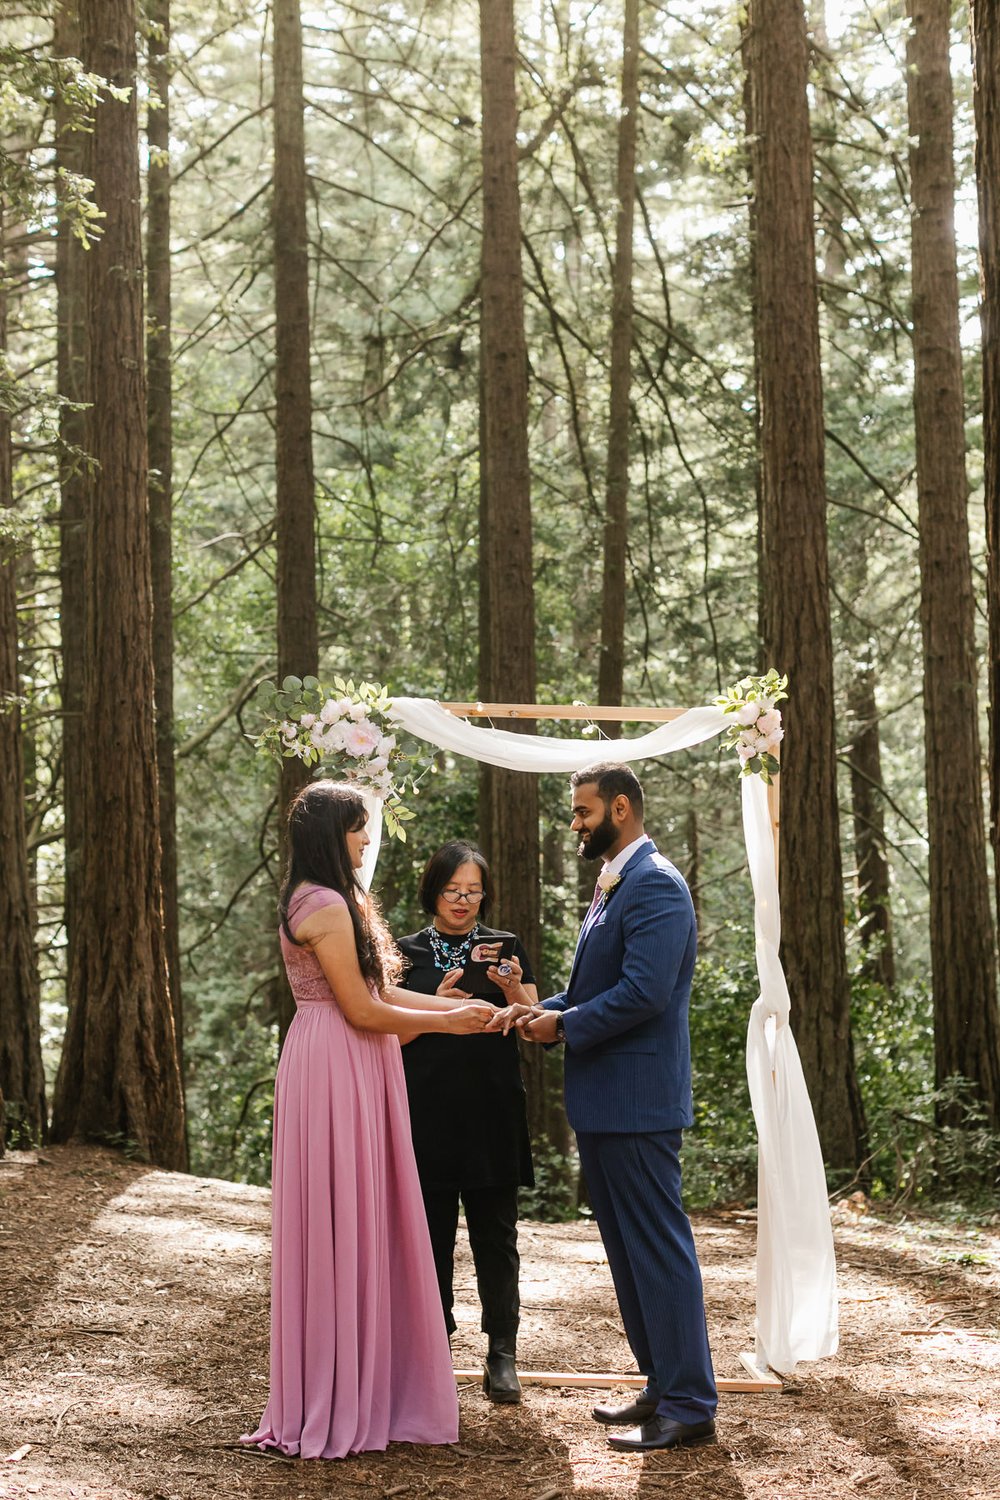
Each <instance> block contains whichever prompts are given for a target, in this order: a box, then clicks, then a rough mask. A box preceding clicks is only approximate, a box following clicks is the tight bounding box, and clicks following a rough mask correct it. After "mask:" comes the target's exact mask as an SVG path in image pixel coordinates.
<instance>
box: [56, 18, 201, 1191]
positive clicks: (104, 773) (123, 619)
mask: <svg viewBox="0 0 1000 1500" xmlns="http://www.w3.org/2000/svg"><path fill="white" fill-rule="evenodd" d="M80 29H81V42H82V48H81V51H82V60H83V63H84V66H85V67H86V68H87V69H88V70H89V71H91V72H94V73H97V74H99V75H100V77H102V78H104V79H106V80H107V81H108V84H109V86H110V87H109V88H107V89H104V90H102V92H101V98H100V102H99V104H98V107H97V110H96V112H95V118H94V130H93V140H92V155H91V165H92V172H93V179H94V197H95V200H96V202H97V204H98V206H99V207H100V209H101V210H102V212H103V214H104V218H103V220H102V227H103V232H102V234H101V238H100V240H99V241H98V242H97V244H96V245H94V246H93V248H92V249H91V250H90V252H89V255H88V262H89V264H88V290H87V304H88V335H89V336H88V359H87V381H86V391H87V397H88V401H89V403H90V405H89V409H88V412H87V425H86V443H87V451H88V454H89V455H90V457H91V458H92V460H93V464H94V467H93V471H92V473H91V474H90V476H89V479H88V489H87V501H88V504H87V541H86V584H87V658H86V668H85V679H84V694H83V717H82V723H81V726H80V735H81V739H82V741H83V744H84V747H85V755H86V770H85V783H84V819H83V825H84V827H83V832H84V837H83V859H82V869H81V887H80V904H79V910H78V931H77V938H76V944H75V947H74V955H73V967H72V971H71V974H70V982H69V1019H68V1023H67V1030H66V1040H65V1044H64V1046H63V1054H62V1059H61V1062H60V1067H59V1075H58V1078H57V1080H56V1091H55V1102H54V1108H53V1124H52V1132H53V1135H54V1136H55V1137H56V1139H58V1140H66V1139H69V1138H71V1137H74V1136H82V1137H87V1138H96V1139H104V1140H128V1141H131V1142H132V1143H133V1144H134V1146H135V1148H136V1149H138V1151H140V1152H141V1153H142V1155H143V1156H145V1157H147V1158H148V1159H149V1160H151V1161H154V1162H156V1163H158V1164H160V1165H162V1166H166V1167H174V1168H183V1166H184V1165H185V1158H186V1153H185V1142H184V1104H183V1094H182V1089H181V1079H180V1069H179V1067H178V1062H177V1049H176V1042H175V1037H174V1025H173V1015H172V1011H171V1005H170V989H169V984H168V980H167V963H166V955H165V951H164V942H163V916H162V906H161V892H160V848H159V831H158V826H157V825H158V818H159V805H158V789H157V778H156V724H155V708H154V691H153V647H152V587H151V582H150V556H149V504H148V496H147V455H146V379H145V360H144V349H143V336H144V328H143V265H142V236H141V220H140V206H139V205H140V186H139V140H138V114H137V107H136V51H135V33H136V13H135V5H134V3H133V0H82V3H81V5H80ZM112 90H113V91H114V92H112Z"/></svg>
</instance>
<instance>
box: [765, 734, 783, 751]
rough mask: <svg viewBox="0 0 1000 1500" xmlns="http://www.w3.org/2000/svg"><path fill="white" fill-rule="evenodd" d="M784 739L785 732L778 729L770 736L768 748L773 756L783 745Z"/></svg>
mask: <svg viewBox="0 0 1000 1500" xmlns="http://www.w3.org/2000/svg"><path fill="white" fill-rule="evenodd" d="M784 738H785V731H784V730H783V729H776V730H775V731H774V733H773V734H769V735H768V737H767V746H766V748H767V749H768V750H770V752H771V754H772V755H773V754H774V752H775V750H777V748H778V746H779V745H780V744H781V742H782V740H783V739H784Z"/></svg>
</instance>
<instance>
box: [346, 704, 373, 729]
mask: <svg viewBox="0 0 1000 1500" xmlns="http://www.w3.org/2000/svg"><path fill="white" fill-rule="evenodd" d="M367 713H368V710H367V708H366V707H365V705H364V704H363V703H352V704H351V706H350V708H349V709H348V710H347V716H348V718H350V719H353V720H354V722H355V724H357V723H358V722H359V721H360V720H361V719H363V718H365V717H366V715H367Z"/></svg>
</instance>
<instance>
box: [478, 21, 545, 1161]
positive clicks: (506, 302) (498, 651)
mask: <svg viewBox="0 0 1000 1500" xmlns="http://www.w3.org/2000/svg"><path fill="white" fill-rule="evenodd" d="M479 14H480V27H481V71H482V101H483V104H482V108H483V137H482V150H483V239H482V258H481V282H480V288H481V299H482V303H481V313H480V454H479V691H480V693H481V694H482V696H483V697H484V698H492V699H494V700H503V701H514V702H525V703H531V702H533V701H534V697H535V609H534V579H533V571H532V542H531V475H530V470H529V466H528V358H527V348H526V344H525V336H524V302H523V284H522V276H521V202H520V195H519V191H518V181H517V95H516V67H517V63H516V59H517V49H516V42H515V35H514V7H513V0H480V6H479ZM505 727H517V726H516V725H514V726H508V725H505ZM480 838H481V840H482V843H483V847H484V849H485V851H486V853H487V855H488V857H489V858H490V862H491V866H492V869H493V874H494V878H495V880H496V885H497V895H498V907H499V920H500V922H501V923H502V924H503V926H504V927H505V928H509V929H511V930H512V931H514V932H517V933H518V934H519V935H520V937H521V938H522V940H523V942H524V945H525V947H526V948H527V950H528V952H529V953H530V954H531V957H532V960H533V961H534V962H535V963H536V964H537V963H538V962H539V961H540V950H541V942H540V921H539V889H538V869H539V834H538V780H537V778H536V777H534V776H525V775H523V774H519V773H518V772H516V771H503V770H499V769H496V768H494V767H490V766H483V767H482V769H481V773H480ZM534 1050H535V1051H538V1050H540V1049H537V1048H536V1049H534ZM524 1052H525V1058H524V1066H525V1082H526V1085H527V1089H528V1109H529V1119H530V1123H531V1126H532V1129H533V1131H535V1133H536V1134H538V1135H545V1134H546V1125H547V1114H548V1109H549V1105H548V1102H547V1090H546V1088H545V1069H544V1058H542V1057H536V1056H532V1055H530V1049H529V1048H525V1049H524Z"/></svg>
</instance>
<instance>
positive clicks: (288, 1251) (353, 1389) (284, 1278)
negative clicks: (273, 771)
mask: <svg viewBox="0 0 1000 1500" xmlns="http://www.w3.org/2000/svg"><path fill="white" fill-rule="evenodd" d="M342 901H343V897H342V896H340V895H338V893H337V892H336V891H332V890H328V889H326V888H325V887H323V886H317V885H302V886H299V888H298V890H297V891H296V892H295V894H294V896H293V898H292V903H291V908H290V911H289V926H290V927H291V928H292V931H293V932H294V931H295V929H296V926H297V925H298V924H299V923H301V922H303V921H304V920H305V918H306V917H307V916H308V915H309V914H310V913H311V912H313V911H316V910H317V909H318V908H319V907H321V906H326V905H329V904H330V903H333V902H342ZM281 948H282V955H283V957H284V960H285V968H286V970H287V973H288V979H289V982H290V984H291V987H292V993H293V995H294V996H295V1007H296V1008H295V1016H294V1018H293V1020H292V1024H291V1026H290V1027H289V1029H288V1035H287V1037H286V1038H285V1045H284V1048H283V1049H282V1053H281V1061H280V1063H279V1065H278V1075H277V1079H276V1082H275V1089H274V1159H273V1166H272V1232H271V1233H272V1264H271V1389H270V1395H269V1399H268V1403H267V1408H266V1410H265V1412H264V1415H263V1417H262V1418H261V1423H260V1426H259V1428H258V1429H257V1431H256V1432H255V1433H253V1434H252V1435H251V1436H249V1437H245V1438H244V1439H243V1441H244V1442H247V1443H258V1444H260V1445H261V1446H263V1447H273V1448H277V1449H279V1450H280V1451H281V1452H282V1453H288V1454H298V1455H299V1456H300V1457H302V1458H343V1457H344V1456H345V1454H348V1453H360V1452H366V1451H370V1450H372V1449H384V1448H385V1446H386V1444H387V1443H391V1442H400V1443H454V1442H456V1441H457V1439H458V1395H457V1391H456V1386H455V1377H454V1374H453V1372H452V1366H451V1355H450V1350H449V1346H448V1335H447V1333H446V1331H445V1324H444V1318H443V1316H442V1313H441V1298H440V1295H439V1293H438V1286H437V1278H436V1276H435V1274H434V1261H433V1258H432V1255H431V1245H430V1237H429V1235H428V1231H427V1222H426V1218H425V1215H424V1205H423V1198H422V1197H421V1193H420V1183H419V1179H418V1177H417V1169H416V1164H415V1162H414V1158H413V1146H412V1143H411V1139H410V1117H409V1110H408V1107H407V1101H406V1082H405V1079H404V1075H403V1062H402V1057H401V1055H400V1047H399V1042H398V1040H397V1038H396V1037H394V1036H382V1035H377V1034H376V1033H374V1032H364V1031H355V1030H354V1029H353V1028H352V1027H351V1026H349V1025H348V1023H347V1021H346V1020H345V1019H344V1016H343V1014H342V1013H341V1011H340V1008H339V1006H338V1005H337V1003H336V1001H335V1000H334V998H333V994H332V992H331V990H330V986H329V985H328V984H327V981H326V979H325V977H324V975H323V971H322V969H321V967H320V964H319V960H318V959H317V958H316V956H315V954H314V953H313V952H312V950H311V949H310V948H298V947H296V946H295V944H294V943H290V942H289V941H288V939H287V938H286V937H285V935H284V933H282V934H281Z"/></svg>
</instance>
